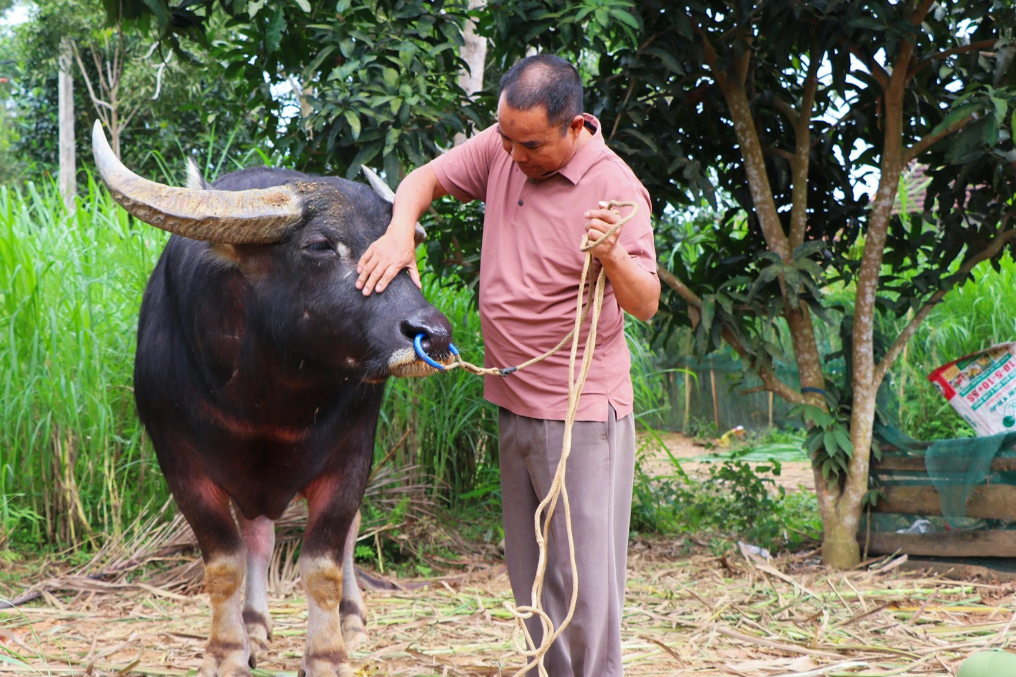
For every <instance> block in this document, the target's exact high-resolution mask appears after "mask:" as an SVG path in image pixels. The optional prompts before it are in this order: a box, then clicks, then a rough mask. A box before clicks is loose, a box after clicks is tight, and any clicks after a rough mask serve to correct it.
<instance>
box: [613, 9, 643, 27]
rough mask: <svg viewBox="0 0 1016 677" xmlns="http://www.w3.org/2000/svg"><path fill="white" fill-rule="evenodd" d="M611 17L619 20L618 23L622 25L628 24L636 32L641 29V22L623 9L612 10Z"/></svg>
mask: <svg viewBox="0 0 1016 677" xmlns="http://www.w3.org/2000/svg"><path fill="white" fill-rule="evenodd" d="M610 15H611V16H612V17H614V18H615V19H617V20H618V21H620V22H621V23H623V24H627V25H629V26H631V27H632V28H634V29H636V30H637V29H638V27H639V22H638V21H636V20H635V17H633V16H632V15H631V14H629V13H628V12H626V11H625V10H623V9H614V10H611V12H610Z"/></svg>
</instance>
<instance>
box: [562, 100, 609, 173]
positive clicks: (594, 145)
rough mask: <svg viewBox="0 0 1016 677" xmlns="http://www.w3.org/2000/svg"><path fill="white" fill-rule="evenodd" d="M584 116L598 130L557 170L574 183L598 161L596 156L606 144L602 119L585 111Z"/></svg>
mask: <svg viewBox="0 0 1016 677" xmlns="http://www.w3.org/2000/svg"><path fill="white" fill-rule="evenodd" d="M582 117H583V118H585V121H586V122H588V123H589V124H591V125H593V126H594V127H596V131H595V132H593V138H591V139H589V140H588V141H586V145H584V146H582V148H579V150H578V152H577V153H575V155H573V156H572V159H571V160H568V163H567V164H566V165H565V166H564V167H561V169H559V170H558V171H557V173H558V174H560V175H561V176H563V177H564V178H566V179H568V180H569V181H571V182H572V185H578V182H579V180H580V179H581V178H582V176H583V175H584V174H585V173H586V172H587V171H589V168H590V167H592V166H593V162H595V161H596V158H597V157H599V156H600V152H601V151H602V150H603V149H604V147H605V146H606V144H605V143H604V141H603V126H602V125H601V124H600V121H599V120H597V119H596V118H595V117H593V116H592V115H590V114H589V113H583V114H582Z"/></svg>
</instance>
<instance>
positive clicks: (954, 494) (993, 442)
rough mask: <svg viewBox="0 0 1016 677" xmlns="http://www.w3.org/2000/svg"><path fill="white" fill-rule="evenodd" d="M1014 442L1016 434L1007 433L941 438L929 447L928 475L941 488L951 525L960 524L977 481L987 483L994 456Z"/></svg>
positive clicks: (927, 459) (942, 498) (946, 515)
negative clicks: (953, 438)
mask: <svg viewBox="0 0 1016 677" xmlns="http://www.w3.org/2000/svg"><path fill="white" fill-rule="evenodd" d="M1014 443H1016V434H1013V433H1004V434H1002V435H992V436H991V437H970V438H964V439H956V440H939V441H937V442H935V443H933V444H932V445H931V446H930V447H928V451H927V452H926V453H925V454H924V465H925V467H926V468H927V470H928V479H929V480H931V484H932V486H934V487H935V489H936V490H938V497H939V500H940V501H941V502H942V516H943V517H945V518H946V520H947V521H948V522H949V524H950V526H952V527H953V528H958V527H959V524H960V522H959V519H960V518H964V517H966V516H967V497H969V496H970V491H971V490H972V489H973V488H974V487H975V486H977V485H978V484H984V482H985V481H986V480H987V479H988V476H989V475H991V474H992V473H991V462H992V460H994V458H995V457H996V456H998V454H999V452H1000V451H1002V450H1003V449H1009V448H1011V447H1012V446H1013V444H1014ZM999 474H1001V473H999ZM1000 479H1001V478H1000Z"/></svg>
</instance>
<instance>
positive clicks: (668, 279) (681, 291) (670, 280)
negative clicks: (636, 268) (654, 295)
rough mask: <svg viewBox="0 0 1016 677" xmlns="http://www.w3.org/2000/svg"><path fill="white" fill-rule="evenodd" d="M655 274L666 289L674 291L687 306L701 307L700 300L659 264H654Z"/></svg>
mask: <svg viewBox="0 0 1016 677" xmlns="http://www.w3.org/2000/svg"><path fill="white" fill-rule="evenodd" d="M656 274H657V275H659V276H660V279H661V280H663V281H664V282H665V283H666V285H667V286H668V287H670V288H671V289H673V290H674V291H676V292H677V295H678V296H680V297H681V298H682V299H684V300H685V302H686V303H687V304H688V305H691V306H695V307H696V308H701V307H702V299H700V298H699V297H698V295H697V294H695V292H693V291H692V290H691V289H688V287H687V286H685V284H684V282H681V280H679V279H677V276H676V275H674V274H673V273H672V272H670V271H669V270H667V269H666V268H664V267H663V266H662V265H660V264H659V263H657V264H656Z"/></svg>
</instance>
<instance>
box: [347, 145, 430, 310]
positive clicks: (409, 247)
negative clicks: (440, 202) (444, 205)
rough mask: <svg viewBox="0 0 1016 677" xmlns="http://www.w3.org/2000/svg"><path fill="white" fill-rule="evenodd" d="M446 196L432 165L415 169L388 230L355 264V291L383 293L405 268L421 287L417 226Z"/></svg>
mask: <svg viewBox="0 0 1016 677" xmlns="http://www.w3.org/2000/svg"><path fill="white" fill-rule="evenodd" d="M447 194H448V191H446V190H445V189H444V186H442V185H441V182H440V181H438V180H437V175H436V174H435V173H434V170H433V169H432V168H431V166H430V164H429V163H428V164H425V165H424V166H422V167H417V168H416V169H414V170H413V171H412V172H410V173H409V176H407V177H406V178H405V179H404V180H403V181H402V183H401V184H399V189H398V191H396V193H395V205H394V206H393V208H392V221H391V223H389V224H388V230H387V231H385V234H384V235H382V236H381V237H379V238H378V239H377V240H375V241H374V243H373V244H371V245H370V246H369V247H367V251H365V252H364V253H363V256H361V257H360V261H359V262H358V263H357V264H356V272H357V273H358V277H357V278H356V288H357V289H360V290H362V291H363V295H364V296H370V294H371V292H373V291H375V290H376V291H377V292H379V293H380V292H383V291H384V290H385V288H386V287H388V283H389V282H391V281H392V279H393V278H394V277H395V276H396V275H398V274H399V272H400V271H401V270H402V269H403V268H406V269H408V270H409V277H411V278H412V279H413V282H414V283H415V284H416V286H417V287H419V286H420V271H419V269H418V268H417V267H416V244H415V241H414V236H415V232H416V222H417V221H419V220H420V216H422V215H423V212H424V211H426V210H427V207H429V206H430V203H431V202H433V201H434V200H437V199H438V198H440V197H444V196H445V195H447Z"/></svg>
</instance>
